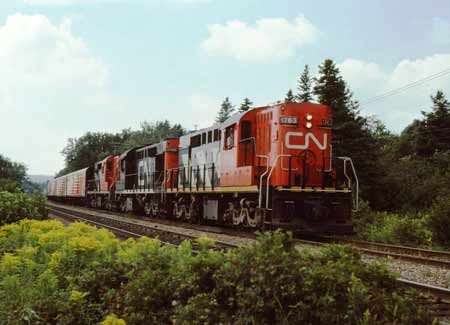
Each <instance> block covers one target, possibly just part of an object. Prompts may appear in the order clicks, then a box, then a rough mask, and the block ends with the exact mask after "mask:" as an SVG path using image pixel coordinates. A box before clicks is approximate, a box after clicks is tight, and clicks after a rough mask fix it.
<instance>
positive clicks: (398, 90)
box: [360, 68, 450, 106]
mask: <svg viewBox="0 0 450 325" xmlns="http://www.w3.org/2000/svg"><path fill="white" fill-rule="evenodd" d="M449 73H450V68H447V69H445V70H442V71H440V72H437V73H434V74H432V75H429V76H427V77H425V78H422V79H419V80H416V81H413V82H411V83H409V84H406V85H403V86H402V87H399V88H396V89H392V90H389V91H387V92H385V93H382V94H379V95H377V96H374V97H372V98H369V99H367V100H365V101H363V102H361V103H360V106H364V105H368V104H372V103H374V102H377V101H380V100H383V99H385V98H388V97H391V96H394V95H397V94H398V93H401V92H402V91H405V90H408V89H410V88H413V87H416V86H420V85H422V84H424V83H425V82H428V81H431V80H434V79H437V78H440V77H443V76H445V75H447V74H449Z"/></svg>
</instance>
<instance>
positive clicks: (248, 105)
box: [239, 97, 253, 113]
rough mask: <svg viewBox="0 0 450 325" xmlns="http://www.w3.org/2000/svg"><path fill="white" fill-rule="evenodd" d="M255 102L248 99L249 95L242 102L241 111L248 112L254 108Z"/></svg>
mask: <svg viewBox="0 0 450 325" xmlns="http://www.w3.org/2000/svg"><path fill="white" fill-rule="evenodd" d="M252 105H253V102H252V101H251V100H250V99H248V98H247V97H245V98H244V101H243V102H242V104H241V106H240V107H239V112H241V113H242V112H246V111H248V110H249V109H250V108H252Z"/></svg>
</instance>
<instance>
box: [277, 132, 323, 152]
mask: <svg viewBox="0 0 450 325" xmlns="http://www.w3.org/2000/svg"><path fill="white" fill-rule="evenodd" d="M291 137H303V132H287V133H286V137H285V143H286V148H288V149H300V150H305V149H308V148H309V140H310V139H311V140H312V141H313V142H314V143H315V144H316V146H317V147H318V148H319V149H320V150H325V149H326V148H327V134H326V133H325V134H324V135H323V144H322V143H320V141H319V140H318V139H317V138H316V136H315V135H314V134H312V133H306V136H305V144H291V141H290V139H291Z"/></svg>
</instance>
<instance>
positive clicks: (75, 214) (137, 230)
mask: <svg viewBox="0 0 450 325" xmlns="http://www.w3.org/2000/svg"><path fill="white" fill-rule="evenodd" d="M47 209H48V210H49V211H51V212H52V213H55V212H56V213H65V214H66V216H68V217H69V218H70V217H72V218H77V219H79V220H81V221H84V222H87V223H92V224H94V225H95V224H97V225H99V226H101V227H104V228H108V229H111V230H112V231H115V232H121V231H122V233H124V232H126V231H127V232H129V233H130V234H131V236H133V237H142V236H148V237H157V238H159V239H160V241H161V242H163V243H168V244H174V243H173V242H174V241H175V242H176V244H174V245H176V246H179V245H180V244H181V242H183V241H184V240H190V241H191V242H192V244H193V246H196V245H197V241H196V240H197V239H198V238H199V237H197V236H194V235H190V234H187V233H184V232H181V231H175V230H169V229H162V228H160V227H158V226H157V225H149V224H146V225H143V224H140V223H137V222H132V221H125V220H119V219H117V216H115V218H111V217H107V216H105V215H104V214H103V215H99V214H98V213H97V214H96V213H95V212H94V213H93V212H90V211H79V210H73V209H70V208H65V207H64V208H63V207H56V206H54V205H47ZM92 218H95V219H96V220H92ZM121 218H123V217H121ZM99 220H100V221H103V222H99ZM105 220H106V222H110V223H112V224H114V225H111V224H108V223H105ZM122 227H126V228H129V229H132V230H134V231H129V230H125V229H123V228H122ZM165 238H169V239H165ZM237 247H238V246H237V245H234V244H231V243H227V242H223V241H219V240H214V247H212V248H213V249H231V248H237Z"/></svg>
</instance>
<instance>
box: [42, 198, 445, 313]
mask: <svg viewBox="0 0 450 325" xmlns="http://www.w3.org/2000/svg"><path fill="white" fill-rule="evenodd" d="M47 209H48V210H49V212H51V213H52V214H54V215H56V216H59V217H61V218H65V219H70V220H72V221H82V222H85V223H88V224H91V225H94V226H96V227H98V228H106V229H108V230H110V231H112V232H114V233H115V234H117V235H118V236H120V237H122V238H130V237H133V238H139V237H142V236H147V237H153V238H158V239H159V240H160V241H161V243H163V244H168V245H173V246H179V245H180V244H181V243H182V242H183V241H184V240H190V241H191V242H192V245H193V251H194V253H196V252H198V244H197V241H196V239H197V238H198V237H196V236H192V235H189V234H186V233H183V232H177V231H168V230H167V229H162V228H161V227H158V226H156V225H154V226H151V225H142V224H139V223H135V222H132V221H124V220H118V219H116V218H108V217H107V216H103V215H104V213H101V214H102V215H99V214H98V213H96V212H95V211H94V212H91V213H90V212H89V210H85V211H80V210H79V209H77V210H73V209H71V208H70V207H67V208H65V207H60V206H55V205H47ZM122 218H123V217H122ZM162 226H164V225H162ZM207 228H211V227H207ZM203 231H204V229H203ZM215 232H217V230H215ZM247 235H249V234H248V233H247ZM339 240H341V241H342V239H339ZM330 241H331V240H330V238H328V239H327V240H321V241H313V240H304V239H295V242H296V243H297V244H299V245H309V246H315V247H320V246H323V245H326V244H328V243H329V242H330ZM341 243H343V242H341ZM356 243H359V242H358V241H353V240H346V242H345V244H350V245H352V246H354V247H355V248H356V249H358V250H359V251H361V252H362V253H364V254H369V255H376V256H384V257H387V256H391V257H394V258H400V257H399V256H400V255H402V254H399V253H393V252H389V251H375V250H373V249H367V248H365V247H364V248H362V247H359V248H358V247H357V246H356ZM362 243H364V244H366V243H367V242H362ZM367 244H371V245H373V244H374V243H367ZM375 245H376V244H375ZM381 246H382V247H384V248H385V249H387V248H386V247H385V246H388V247H391V246H394V245H383V244H381ZM237 247H239V246H238V245H235V244H231V243H227V242H222V241H215V246H214V247H212V248H213V249H217V250H227V249H232V248H237ZM394 247H399V248H398V249H399V250H400V249H406V250H404V251H407V250H408V251H415V250H414V248H410V247H406V248H405V247H402V246H394ZM399 250H397V252H399ZM420 251H428V250H420ZM430 252H436V251H430ZM421 253H422V254H423V252H421ZM416 254H419V253H416ZM432 254H435V253H432ZM405 256H407V255H405ZM433 257H434V259H433V261H434V262H436V263H438V262H444V264H439V265H440V266H442V265H447V264H445V263H446V262H448V261H446V260H445V259H442V260H441V259H437V257H436V255H434V256H433ZM401 258H402V259H407V260H409V261H413V262H419V263H422V262H423V261H424V260H426V259H427V258H425V257H423V256H413V255H408V257H405V258H403V257H401ZM434 262H432V263H434ZM432 263H428V264H432ZM433 265H436V264H433ZM398 282H399V284H401V285H402V286H405V287H409V288H414V289H416V290H417V291H419V292H422V293H424V294H425V295H428V298H424V300H423V302H422V303H423V304H424V305H426V306H427V308H429V309H430V310H432V312H433V315H435V316H436V317H449V316H450V290H449V289H446V288H440V287H436V286H432V285H428V284H423V283H418V282H414V281H410V280H407V279H402V278H399V279H398ZM431 296H432V297H433V298H432V299H431V298H430V297H431Z"/></svg>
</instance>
